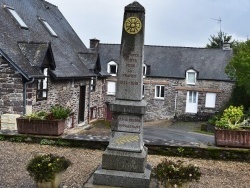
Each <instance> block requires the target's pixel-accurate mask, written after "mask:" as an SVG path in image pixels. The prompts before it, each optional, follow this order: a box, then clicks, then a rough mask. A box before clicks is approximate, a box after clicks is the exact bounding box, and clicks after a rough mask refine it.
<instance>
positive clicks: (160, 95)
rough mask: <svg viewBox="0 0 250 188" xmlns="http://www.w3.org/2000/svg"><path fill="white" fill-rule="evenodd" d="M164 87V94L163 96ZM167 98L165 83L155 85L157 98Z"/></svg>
mask: <svg viewBox="0 0 250 188" xmlns="http://www.w3.org/2000/svg"><path fill="white" fill-rule="evenodd" d="M157 87H159V92H158V93H159V96H157ZM162 89H163V96H162ZM164 98H165V86H164V85H155V99H164Z"/></svg>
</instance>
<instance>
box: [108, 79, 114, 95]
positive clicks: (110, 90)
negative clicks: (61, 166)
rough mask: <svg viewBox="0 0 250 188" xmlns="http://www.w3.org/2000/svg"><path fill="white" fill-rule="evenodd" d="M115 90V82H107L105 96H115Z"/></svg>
mask: <svg viewBox="0 0 250 188" xmlns="http://www.w3.org/2000/svg"><path fill="white" fill-rule="evenodd" d="M115 90H116V82H110V81H108V82H107V94H108V95H115Z"/></svg>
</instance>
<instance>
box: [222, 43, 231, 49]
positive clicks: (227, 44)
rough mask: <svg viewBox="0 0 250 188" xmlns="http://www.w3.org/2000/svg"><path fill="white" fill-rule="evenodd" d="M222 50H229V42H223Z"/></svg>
mask: <svg viewBox="0 0 250 188" xmlns="http://www.w3.org/2000/svg"><path fill="white" fill-rule="evenodd" d="M223 50H231V47H230V43H229V42H224V43H223Z"/></svg>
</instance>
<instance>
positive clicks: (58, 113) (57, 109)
mask: <svg viewBox="0 0 250 188" xmlns="http://www.w3.org/2000/svg"><path fill="white" fill-rule="evenodd" d="M50 111H51V114H52V115H53V117H54V118H55V119H67V118H68V117H69V115H70V114H71V113H72V110H71V109H70V108H64V107H62V106H52V107H51V110H50Z"/></svg>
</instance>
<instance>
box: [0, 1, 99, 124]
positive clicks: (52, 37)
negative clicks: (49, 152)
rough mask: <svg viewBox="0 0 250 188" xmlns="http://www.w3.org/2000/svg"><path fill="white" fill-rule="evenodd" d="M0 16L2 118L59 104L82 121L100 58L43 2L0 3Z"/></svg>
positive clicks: (86, 113)
mask: <svg viewBox="0 0 250 188" xmlns="http://www.w3.org/2000/svg"><path fill="white" fill-rule="evenodd" d="M0 12H1V14H0V33H1V34H0V115H2V114H20V115H23V114H27V113H31V112H35V111H37V110H41V109H43V110H48V109H49V108H50V107H51V106H52V105H62V106H67V107H70V108H71V109H72V110H73V112H74V121H75V123H81V122H86V120H88V114H89V110H90V97H91V92H90V90H89V88H90V87H89V86H90V84H91V78H93V77H95V76H96V74H95V71H96V70H98V67H95V66H92V64H94V65H95V64H98V62H97V61H98V55H97V54H93V53H89V50H88V49H87V48H86V46H85V45H84V44H83V43H82V41H81V40H80V38H79V37H78V36H77V34H76V33H75V32H74V30H73V29H72V27H71V26H70V25H69V23H68V22H67V20H66V19H65V18H64V16H63V15H62V14H61V12H60V11H59V9H58V8H57V7H56V6H54V5H52V4H50V3H48V2H46V1H44V0H0ZM93 62H94V63H93ZM99 71H100V70H99ZM92 80H93V79H92ZM93 87H94V86H93ZM91 88H92V86H91Z"/></svg>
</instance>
